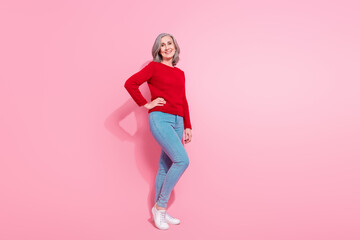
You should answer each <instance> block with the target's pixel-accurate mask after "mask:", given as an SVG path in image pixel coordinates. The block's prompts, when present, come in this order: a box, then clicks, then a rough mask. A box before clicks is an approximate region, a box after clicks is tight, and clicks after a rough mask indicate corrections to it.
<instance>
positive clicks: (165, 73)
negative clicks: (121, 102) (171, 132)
mask: <svg viewBox="0 0 360 240" xmlns="http://www.w3.org/2000/svg"><path fill="white" fill-rule="evenodd" d="M145 81H147V83H148V86H149V89H150V92H151V101H153V100H154V99H156V98H158V97H162V98H164V99H165V101H166V103H165V104H164V105H163V106H156V107H153V108H151V109H149V111H148V113H151V112H153V111H161V112H165V113H170V114H175V115H179V116H182V117H183V118H184V129H185V128H190V129H192V127H191V122H190V114H189V105H188V102H187V99H186V93H185V73H184V71H182V70H181V69H180V68H177V67H170V66H168V65H165V64H163V63H160V62H154V61H151V62H150V63H148V64H147V65H146V66H145V67H144V68H143V69H141V70H140V71H139V72H137V73H135V74H134V75H132V76H131V77H130V78H129V79H128V80H126V82H125V84H124V87H125V88H126V90H127V91H128V92H129V94H130V96H131V97H132V98H133V99H134V101H135V102H136V103H137V105H138V106H139V107H140V106H143V105H145V104H146V103H147V100H146V99H145V98H144V96H143V95H142V94H141V92H140V90H139V86H140V85H141V84H143V83H144V82H145Z"/></svg>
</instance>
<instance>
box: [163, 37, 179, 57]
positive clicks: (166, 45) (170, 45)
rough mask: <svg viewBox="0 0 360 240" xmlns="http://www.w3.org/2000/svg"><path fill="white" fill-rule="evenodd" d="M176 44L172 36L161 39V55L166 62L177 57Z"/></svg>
mask: <svg viewBox="0 0 360 240" xmlns="http://www.w3.org/2000/svg"><path fill="white" fill-rule="evenodd" d="M175 50H176V49H175V44H174V41H173V40H172V37H170V36H164V37H162V38H161V43H160V54H161V56H162V58H163V59H164V60H169V59H171V58H172V57H173V56H174V55H175Z"/></svg>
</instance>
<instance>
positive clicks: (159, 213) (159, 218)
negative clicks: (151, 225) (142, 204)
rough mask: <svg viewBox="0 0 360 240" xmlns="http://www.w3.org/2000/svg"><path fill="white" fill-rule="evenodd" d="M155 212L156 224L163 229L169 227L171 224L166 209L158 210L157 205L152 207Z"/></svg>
mask: <svg viewBox="0 0 360 240" xmlns="http://www.w3.org/2000/svg"><path fill="white" fill-rule="evenodd" d="M151 211H152V214H153V220H154V222H155V226H156V227H157V228H159V229H161V230H166V229H169V224H167V222H166V219H165V217H166V210H165V209H163V210H157V209H156V207H155V205H154V206H153V208H152V209H151Z"/></svg>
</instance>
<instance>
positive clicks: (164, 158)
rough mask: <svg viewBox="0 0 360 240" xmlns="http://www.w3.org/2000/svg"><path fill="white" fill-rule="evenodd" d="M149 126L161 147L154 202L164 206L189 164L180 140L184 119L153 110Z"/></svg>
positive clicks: (150, 114)
mask: <svg viewBox="0 0 360 240" xmlns="http://www.w3.org/2000/svg"><path fill="white" fill-rule="evenodd" d="M149 127H150V131H151V134H152V135H153V137H154V138H155V140H156V142H157V143H158V144H159V145H160V147H161V154H160V160H159V170H158V172H157V175H156V179H155V203H157V205H158V206H159V207H164V208H166V207H167V202H168V200H169V198H170V194H171V191H172V190H173V188H174V187H175V185H176V183H177V182H178V181H179V178H180V177H181V175H182V174H183V173H184V171H185V169H186V168H187V167H188V165H189V157H188V154H187V153H186V151H185V148H184V146H183V144H182V142H181V140H182V137H183V133H184V120H183V117H182V116H179V115H174V114H170V113H164V112H160V111H153V112H150V113H149Z"/></svg>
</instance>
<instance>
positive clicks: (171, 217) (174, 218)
mask: <svg viewBox="0 0 360 240" xmlns="http://www.w3.org/2000/svg"><path fill="white" fill-rule="evenodd" d="M166 215H167V216H168V218H170V219H175V218H174V217H172V216H170V215H169V214H168V213H166Z"/></svg>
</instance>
